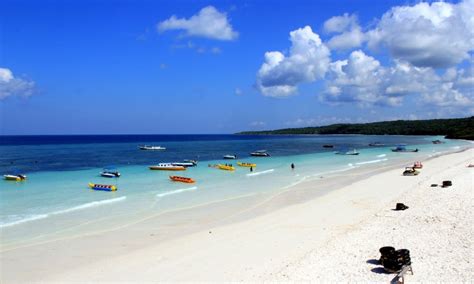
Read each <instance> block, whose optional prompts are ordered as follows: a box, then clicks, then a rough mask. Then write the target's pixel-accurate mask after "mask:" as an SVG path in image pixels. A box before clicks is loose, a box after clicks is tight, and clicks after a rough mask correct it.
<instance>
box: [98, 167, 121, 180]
mask: <svg viewBox="0 0 474 284" xmlns="http://www.w3.org/2000/svg"><path fill="white" fill-rule="evenodd" d="M100 175H101V176H103V177H107V178H118V177H120V173H119V172H118V170H117V169H115V168H111V167H109V168H104V169H103V170H102V172H100Z"/></svg>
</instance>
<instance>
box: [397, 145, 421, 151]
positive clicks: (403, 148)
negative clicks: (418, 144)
mask: <svg viewBox="0 0 474 284" xmlns="http://www.w3.org/2000/svg"><path fill="white" fill-rule="evenodd" d="M392 152H399V153H409V152H418V148H416V149H407V148H406V145H397V147H395V148H392Z"/></svg>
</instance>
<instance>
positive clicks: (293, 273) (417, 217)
mask: <svg viewBox="0 0 474 284" xmlns="http://www.w3.org/2000/svg"><path fill="white" fill-rule="evenodd" d="M473 160H474V149H470V150H468V151H465V152H461V153H456V154H451V155H446V156H442V157H439V158H436V159H433V160H430V161H427V162H425V163H424V164H425V168H424V169H423V170H422V173H421V174H420V175H419V176H417V177H403V176H401V170H399V169H397V170H390V171H386V172H383V173H380V174H377V175H374V176H372V177H370V178H367V179H364V180H361V181H358V182H355V183H353V184H352V185H350V186H345V187H342V188H340V189H338V190H334V191H331V192H330V193H329V194H326V195H324V196H322V197H319V198H316V199H313V200H308V201H307V202H305V203H300V204H295V205H291V206H286V207H283V208H282V209H279V210H276V211H272V212H271V213H269V214H266V215H261V216H257V217H254V218H251V219H248V220H245V221H241V222H238V223H233V224H229V225H225V226H218V227H212V225H210V226H209V229H207V230H205V231H201V232H198V233H193V234H190V235H187V236H183V237H180V238H174V239H173V240H168V241H163V242H158V243H157V244H156V245H155V244H154V245H149V246H147V247H146V248H142V249H133V250H132V249H129V250H128V249H127V246H130V247H133V244H134V243H139V242H141V241H142V240H140V239H136V238H134V239H129V238H128V236H129V234H130V232H131V231H132V230H134V228H125V229H123V230H121V231H118V232H116V234H115V235H114V238H115V239H110V238H111V237H110V235H99V236H92V237H84V238H78V239H74V240H65V241H57V242H53V243H49V244H48V245H38V246H33V247H26V248H19V249H15V250H10V251H7V252H4V253H2V255H1V259H0V261H1V265H2V266H1V268H0V269H1V270H0V272H1V274H2V275H1V278H0V282H2V280H3V282H5V283H18V282H24V281H44V282H50V281H59V282H72V281H88V282H105V281H111V282H116V281H131V282H144V281H158V280H159V281H183V280H185V281H242V280H244V281H264V280H271V281H274V280H283V281H288V280H290V281H292V280H318V281H382V282H389V281H390V280H391V279H392V278H393V275H388V274H383V273H377V271H379V270H378V269H377V267H378V266H377V265H374V264H371V263H367V261H368V260H371V259H377V258H378V257H379V253H378V249H379V247H381V246H385V245H391V246H395V247H396V248H407V249H410V251H411V257H412V262H413V270H414V272H415V274H414V275H413V276H412V275H408V276H407V278H406V280H407V281H410V282H411V281H426V282H432V281H437V282H447V281H472V279H474V277H473V276H474V274H473V270H474V265H473V261H474V260H473V253H472V249H473V246H472V238H473V237H474V236H473V231H472V230H473V222H474V221H473V220H474V218H473V216H472V215H473V213H472V210H473V204H474V202H473V175H474V169H472V168H470V169H469V168H466V167H465V166H466V165H467V164H468V163H470V162H472V161H473ZM447 179H448V180H452V181H453V186H452V187H449V188H431V187H430V184H431V183H441V181H442V180H447ZM311 186H315V184H314V183H308V184H301V185H298V188H295V189H293V190H292V192H290V193H288V195H287V196H288V197H291V194H298V191H299V190H303V189H305V190H307V189H308V187H309V188H311ZM284 196H285V195H284ZM280 198H281V196H280ZM276 199H278V198H275V200H276ZM272 202H281V200H279V201H274V200H269V201H267V202H266V204H262V205H261V206H264V205H266V206H268V203H272ZM397 202H403V203H405V204H406V205H408V206H409V207H410V208H409V209H408V210H406V211H403V212H395V211H391V208H394V207H395V203H397ZM210 214H212V212H210ZM152 225H153V223H152V222H151V223H150V224H148V227H139V228H140V230H145V231H147V232H146V234H144V235H146V236H148V235H149V233H150V232H153V231H154V228H153V227H152ZM144 228H145V229H144ZM136 230H137V228H135V231H136ZM107 238H109V239H107ZM116 239H118V240H119V242H117V240H116ZM107 243H109V244H115V245H116V246H117V247H116V249H117V250H119V249H120V252H121V253H120V255H118V256H112V255H111V254H105V253H99V252H102V251H101V250H100V248H101V246H107ZM117 244H121V245H120V247H119V246H118V245H117ZM110 246H111V248H115V247H113V246H112V245H110ZM123 247H125V249H124V248H123ZM91 248H92V252H91ZM93 248H97V253H94V250H93ZM85 252H87V253H85ZM48 264H49V265H48ZM373 269H375V271H376V272H373V271H372V270H373ZM3 282H2V283H3Z"/></svg>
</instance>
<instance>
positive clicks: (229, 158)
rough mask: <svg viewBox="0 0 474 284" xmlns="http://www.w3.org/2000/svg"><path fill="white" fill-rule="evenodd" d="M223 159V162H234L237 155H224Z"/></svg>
mask: <svg viewBox="0 0 474 284" xmlns="http://www.w3.org/2000/svg"><path fill="white" fill-rule="evenodd" d="M222 158H224V159H225V160H235V159H237V155H224V157H222Z"/></svg>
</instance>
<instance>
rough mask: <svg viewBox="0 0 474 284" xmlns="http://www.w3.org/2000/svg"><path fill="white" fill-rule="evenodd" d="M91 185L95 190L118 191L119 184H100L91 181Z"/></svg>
mask: <svg viewBox="0 0 474 284" xmlns="http://www.w3.org/2000/svg"><path fill="white" fill-rule="evenodd" d="M89 187H90V188H92V189H93V190H103V191H116V190H117V186H115V185H110V184H98V183H92V182H90V183H89Z"/></svg>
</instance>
